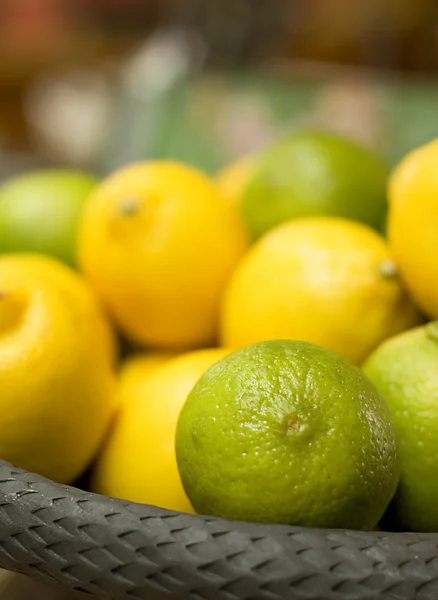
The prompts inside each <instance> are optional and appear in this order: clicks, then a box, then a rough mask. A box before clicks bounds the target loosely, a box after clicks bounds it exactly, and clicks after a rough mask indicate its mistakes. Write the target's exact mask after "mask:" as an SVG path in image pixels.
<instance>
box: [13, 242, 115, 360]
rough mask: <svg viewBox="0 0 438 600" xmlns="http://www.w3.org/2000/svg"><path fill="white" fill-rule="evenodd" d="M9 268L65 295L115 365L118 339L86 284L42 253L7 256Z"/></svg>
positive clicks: (94, 295)
mask: <svg viewBox="0 0 438 600" xmlns="http://www.w3.org/2000/svg"><path fill="white" fill-rule="evenodd" d="M7 265H8V269H14V270H18V271H19V272H20V274H22V275H23V277H24V276H27V275H29V274H30V275H32V274H33V273H35V272H37V273H38V275H39V277H42V278H43V279H45V280H46V281H48V283H49V284H50V285H54V286H55V287H57V288H58V290H59V291H60V292H61V293H62V294H63V295H64V297H65V300H66V302H67V303H68V305H69V306H74V308H75V311H76V312H79V311H80V312H81V313H82V314H83V317H84V319H86V320H88V322H91V321H93V327H95V331H96V332H97V339H98V343H99V344H102V345H103V346H104V347H105V348H106V349H107V352H108V356H109V358H110V361H111V362H112V363H113V364H114V365H115V364H116V362H117V359H118V355H119V349H118V343H117V338H116V335H115V332H114V329H113V327H112V326H111V323H110V321H109V319H108V316H107V315H106V314H105V312H104V310H103V307H102V306H101V305H100V302H99V300H98V298H97V296H96V294H95V293H94V291H93V289H92V288H91V287H90V285H89V284H88V282H87V281H86V280H85V279H84V278H83V277H81V276H80V275H79V274H78V273H77V272H76V271H74V270H73V269H71V268H70V267H68V266H66V265H65V264H63V263H61V262H60V261H58V260H56V259H54V258H50V257H49V256H46V255H44V254H27V253H19V254H10V255H8V260H7Z"/></svg>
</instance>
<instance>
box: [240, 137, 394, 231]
mask: <svg viewBox="0 0 438 600" xmlns="http://www.w3.org/2000/svg"><path fill="white" fill-rule="evenodd" d="M388 172H389V171H388V167H387V165H386V164H385V162H384V161H383V160H382V159H381V158H379V157H378V156H376V155H374V154H373V153H372V152H371V151H370V150H368V149H365V148H362V147H361V146H359V145H357V144H356V143H355V142H353V141H350V140H348V139H344V138H342V137H340V136H338V135H336V134H334V133H326V132H318V131H299V132H294V133H292V134H291V135H289V136H287V137H286V138H284V139H282V140H280V141H277V142H276V143H275V144H274V145H273V146H271V147H270V148H269V149H268V150H267V151H265V153H262V154H261V156H260V159H259V160H258V161H257V164H256V166H255V168H254V170H253V172H252V176H251V177H250V180H249V183H248V188H247V192H246V194H245V195H244V198H243V201H242V213H243V216H244V218H245V221H246V223H247V225H248V227H249V229H250V231H251V233H252V234H253V236H254V237H258V236H260V235H261V234H263V233H265V232H266V231H267V230H269V229H271V228H272V227H275V226H276V225H279V224H280V223H283V222H285V221H289V220H291V219H296V218H298V217H307V216H316V215H329V216H335V217H344V218H348V219H354V220H357V221H361V222H364V223H366V224H368V225H370V226H372V227H374V228H377V229H379V228H381V224H382V221H383V218H384V215H385V212H386V183H387V178H388Z"/></svg>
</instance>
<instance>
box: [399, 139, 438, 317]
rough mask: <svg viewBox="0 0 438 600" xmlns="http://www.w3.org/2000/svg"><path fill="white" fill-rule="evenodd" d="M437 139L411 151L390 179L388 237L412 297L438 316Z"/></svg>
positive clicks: (433, 314) (422, 307) (421, 306)
mask: <svg viewBox="0 0 438 600" xmlns="http://www.w3.org/2000/svg"><path fill="white" fill-rule="evenodd" d="M437 163H438V140H434V141H432V142H430V143H428V144H426V145H424V146H422V147H420V148H418V149H416V150H414V151H413V152H411V153H409V154H408V155H407V156H406V157H405V158H404V159H403V160H402V161H401V162H400V164H399V165H397V167H396V168H395V169H394V171H393V173H392V176H391V178H390V182H389V215H388V238H389V243H390V246H391V249H392V252H393V254H394V257H395V259H396V260H397V264H398V266H399V268H400V273H401V276H402V277H403V280H404V281H405V283H406V286H407V288H408V289H409V291H410V293H411V294H412V297H413V298H414V300H415V301H416V302H417V304H418V305H419V306H420V308H421V309H422V310H423V311H424V312H425V313H426V314H427V315H428V316H429V317H431V318H433V319H436V318H438V288H437V286H436V285H435V282H436V281H437V280H438V246H437V240H438V202H437V198H438V171H437Z"/></svg>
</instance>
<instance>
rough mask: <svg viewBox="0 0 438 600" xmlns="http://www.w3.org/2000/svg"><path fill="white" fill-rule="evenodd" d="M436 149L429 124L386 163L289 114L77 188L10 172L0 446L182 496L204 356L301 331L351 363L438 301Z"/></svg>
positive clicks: (96, 480)
mask: <svg viewBox="0 0 438 600" xmlns="http://www.w3.org/2000/svg"><path fill="white" fill-rule="evenodd" d="M437 161H438V142H432V143H430V144H428V145H426V146H424V147H422V148H420V149H418V150H416V151H415V152H413V153H412V154H410V155H409V156H407V157H406V158H405V159H404V160H403V161H402V162H401V164H400V165H398V166H397V167H396V168H395V169H394V170H393V172H392V173H389V172H388V168H387V167H386V165H385V164H384V162H383V161H381V159H379V158H378V157H376V156H374V154H373V153H372V152H370V151H369V150H366V149H363V148H359V147H358V146H356V145H355V144H354V143H353V142H351V141H348V140H343V139H341V138H338V137H336V136H334V135H332V134H323V133H319V132H300V133H298V134H293V135H292V136H289V137H287V138H286V139H285V140H281V142H279V143H277V144H275V145H274V146H273V147H272V148H270V149H269V150H268V151H267V152H266V153H264V154H263V156H262V155H260V156H251V157H244V158H243V159H242V160H239V161H238V162H237V163H235V164H233V165H231V166H229V167H227V168H226V169H224V170H223V171H221V172H220V173H219V174H218V175H217V177H216V178H214V177H210V176H208V175H206V174H204V173H202V172H200V171H199V170H197V169H195V168H193V167H191V166H189V165H186V164H180V163H175V162H165V161H153V160H151V161H146V162H142V163H137V164H132V165H127V166H126V167H123V168H121V169H120V170H118V171H117V172H115V173H112V174H110V175H109V176H108V177H106V178H104V179H103V180H102V181H94V180H93V179H92V178H89V179H86V181H85V183H84V185H81V184H78V183H77V180H75V181H73V183H74V184H75V185H76V187H74V185H73V184H72V183H71V181H67V182H66V179H65V177H64V179H62V178H61V179H62V181H63V183H59V182H58V183H56V182H55V183H53V177H55V178H56V177H59V172H58V173H55V172H53V173H52V174H48V173H46V174H45V175H44V177H41V176H40V177H39V178H38V177H37V176H36V175H35V174H26V175H23V176H21V177H20V178H15V180H14V181H11V182H6V183H5V184H3V186H2V189H0V252H1V255H0V408H1V410H0V456H1V457H2V458H5V459H7V460H9V461H11V462H13V463H14V464H16V465H18V466H20V467H23V468H26V469H29V470H32V471H36V472H38V473H41V474H43V475H45V476H47V477H50V478H53V479H55V480H57V481H59V482H63V483H72V482H74V481H76V480H77V478H78V477H79V476H81V475H82V474H83V473H84V472H85V471H86V470H87V469H88V468H90V469H91V470H90V484H89V485H90V488H91V489H92V490H93V491H98V492H101V493H104V494H107V495H111V496H116V497H122V498H126V499H129V500H134V501H140V502H145V503H151V504H156V505H159V506H163V507H166V508H171V509H176V510H183V511H188V512H191V511H193V509H192V507H191V505H190V502H189V500H188V498H187V496H186V493H185V492H184V489H183V487H182V484H181V481H180V477H179V473H178V467H177V463H176V459H175V449H174V440H175V430H176V426H177V420H178V416H179V414H180V411H181V409H182V407H183V404H184V402H185V399H186V397H187V395H188V393H189V392H190V390H191V389H192V388H193V386H194V384H195V383H196V382H197V381H198V380H199V378H200V377H201V376H202V375H203V374H204V373H205V371H206V370H207V369H208V368H209V367H210V366H211V365H213V364H214V363H216V362H217V361H218V360H219V359H221V358H223V357H224V356H227V355H229V354H231V353H232V352H234V351H235V350H237V349H239V348H242V347H245V346H248V345H250V344H254V343H256V342H259V341H262V340H272V339H295V340H303V341H307V342H312V343H314V344H318V345H321V346H324V347H327V348H329V349H332V350H335V351H337V352H338V353H340V354H342V355H343V356H345V357H347V358H348V359H349V360H350V361H351V362H352V363H354V364H356V365H358V366H361V365H363V364H364V362H365V361H366V360H367V359H368V358H369V357H370V355H371V354H372V353H373V352H374V351H375V350H376V348H377V347H378V346H379V345H380V344H381V343H382V342H384V341H385V340H387V339H388V338H391V337H392V336H394V335H396V334H398V333H400V332H403V331H405V330H408V329H411V328H413V327H416V326H417V325H421V324H422V323H424V322H426V321H427V319H428V318H438V288H437V286H436V285H435V282H436V281H437V280H438V252H437V240H438V202H437V201H436V199H437V198H438V171H437V170H436V166H435V165H436V163H437ZM67 175H68V177H72V174H71V173H70V174H67V173H64V176H67ZM68 177H67V179H68ZM75 177H76V178H78V177H79V179H80V176H79V175H76V176H75ZM73 179H74V178H73ZM47 182H49V183H47ZM75 182H76V183H75ZM388 182H389V184H388ZM73 188H74V193H72V189H73ZM66 190H67V192H66V193H64V192H65V191H66ZM65 195H67V196H68V200H65V202H64V200H63V198H64V196H65ZM387 200H389V202H388V201H387ZM386 222H387V223H388V226H387V231H388V235H386V231H383V232H382V229H383V228H384V229H386ZM437 431H438V427H437ZM437 451H438V444H437Z"/></svg>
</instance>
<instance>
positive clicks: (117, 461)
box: [92, 348, 230, 512]
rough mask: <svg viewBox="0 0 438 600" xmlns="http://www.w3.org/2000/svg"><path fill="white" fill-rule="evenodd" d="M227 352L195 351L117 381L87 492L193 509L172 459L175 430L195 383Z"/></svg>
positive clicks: (127, 372)
mask: <svg viewBox="0 0 438 600" xmlns="http://www.w3.org/2000/svg"><path fill="white" fill-rule="evenodd" d="M229 352H230V351H227V350H224V349H220V348H218V349H207V350H198V351H194V352H190V353H188V354H184V355H182V356H180V357H178V358H175V359H173V360H171V361H169V362H168V363H167V364H166V365H164V366H161V368H159V369H158V370H157V371H156V372H155V373H153V374H152V375H151V372H150V368H149V365H148V364H147V363H143V367H144V368H143V369H142V366H141V364H140V363H139V362H137V363H136V365H135V368H133V367H132V364H129V365H128V366H127V367H125V368H124V369H123V370H122V372H121V375H120V382H119V388H118V397H119V402H120V405H121V409H120V413H119V416H118V419H117V421H116V423H115V426H114V428H113V431H112V433H111V435H110V437H109V438H108V440H107V443H106V444H105V446H104V447H103V449H102V451H101V453H100V456H99V458H98V460H97V462H96V465H95V469H94V473H93V476H92V487H93V489H94V490H95V491H98V492H99V493H102V494H106V495H109V496H113V497H118V498H124V499H126V500H131V501H135V502H144V503H147V504H153V505H157V506H161V507H163V508H168V509H172V510H178V511H183V512H193V508H192V506H191V504H190V502H189V500H188V498H187V496H186V494H185V492H184V490H183V487H182V485H181V480H180V477H179V473H178V468H177V464H176V458H175V448H174V446H175V429H176V423H177V419H178V415H179V412H180V410H181V407H182V405H183V404H184V402H185V400H186V397H187V394H188V393H189V392H190V390H191V389H192V387H193V386H194V385H195V383H196V381H197V380H198V379H199V377H200V376H201V375H202V374H203V373H204V371H206V370H207V369H208V367H210V366H211V365H212V364H214V363H215V362H216V361H218V360H219V359H220V358H222V357H224V356H225V355H226V354H227V353H229Z"/></svg>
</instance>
